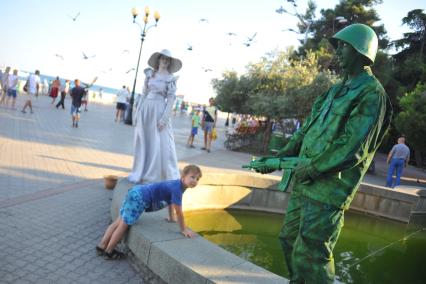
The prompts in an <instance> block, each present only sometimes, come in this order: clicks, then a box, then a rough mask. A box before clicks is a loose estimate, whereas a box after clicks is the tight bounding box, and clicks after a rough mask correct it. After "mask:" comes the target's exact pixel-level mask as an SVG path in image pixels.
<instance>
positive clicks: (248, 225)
mask: <svg viewBox="0 0 426 284" xmlns="http://www.w3.org/2000/svg"><path fill="white" fill-rule="evenodd" d="M185 221H186V223H187V225H188V226H189V227H190V228H192V229H193V230H194V231H196V232H198V233H199V234H201V235H202V236H203V237H204V238H206V239H208V240H210V241H211V242H213V243H215V244H217V245H219V246H221V247H222V248H224V249H226V250H228V251H230V252H232V253H234V254H236V255H238V256H240V257H242V258H244V259H246V260H248V261H250V262H253V263H255V264H257V265H259V266H261V267H264V268H265V269H267V270H269V271H271V272H273V273H276V274H278V275H281V276H284V277H288V271H287V267H286V265H285V260H284V256H283V253H282V250H281V246H280V243H279V240H278V237H277V236H278V233H279V231H280V230H281V226H282V222H283V216H282V215H278V214H270V213H261V212H254V211H240V210H211V211H195V212H188V213H185ZM416 230H418V228H416V229H413V228H411V229H409V230H408V229H407V225H406V224H404V223H400V222H395V221H391V220H387V219H383V218H376V217H372V216H366V215H361V214H356V213H351V212H346V214H345V226H344V228H343V230H342V232H341V235H340V238H339V241H338V242H337V245H336V247H335V249H334V258H335V266H336V275H337V277H336V278H337V279H338V280H339V281H341V282H343V283H374V284H382V283H383V284H385V283H386V284H388V283H403V284H406V283H414V284H417V283H419V284H420V283H426V231H424V230H423V231H419V232H416ZM414 232H416V233H414ZM413 233H414V234H413ZM410 234H411V235H410ZM404 237H405V239H404ZM385 247H386V248H385ZM383 248H384V249H383ZM375 252H377V253H375ZM372 254H373V255H372ZM369 255H371V256H369ZM367 256H369V257H367Z"/></svg>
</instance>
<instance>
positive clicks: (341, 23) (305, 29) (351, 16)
mask: <svg viewBox="0 0 426 284" xmlns="http://www.w3.org/2000/svg"><path fill="white" fill-rule="evenodd" d="M380 3H382V0H341V1H340V3H339V4H337V5H336V6H335V7H334V9H321V10H320V14H321V16H320V17H319V18H318V19H315V18H314V15H315V9H316V5H315V3H314V2H312V1H308V8H307V9H306V12H305V13H304V14H302V13H298V12H295V13H293V14H291V15H294V16H297V18H298V19H299V23H298V25H297V27H298V29H299V33H301V34H305V35H306V37H305V38H304V39H303V40H301V46H300V47H299V49H298V51H297V52H296V53H295V54H294V56H296V57H301V56H305V55H306V52H307V51H313V52H314V53H315V54H316V56H317V57H318V61H319V62H320V64H321V65H320V66H321V68H322V69H331V70H334V71H338V65H337V64H336V62H334V61H332V59H333V52H334V51H333V48H332V46H331V45H330V43H329V42H328V39H329V38H331V37H332V36H333V35H334V34H335V33H336V32H338V31H339V30H340V29H342V28H344V27H346V26H348V25H350V24H353V23H362V24H366V25H368V26H370V27H371V28H373V29H374V31H375V32H376V34H377V36H378V38H379V47H380V48H381V49H386V48H387V47H388V45H389V39H388V38H387V36H386V30H385V28H384V25H383V24H381V25H378V24H377V22H379V21H380V17H379V15H378V13H377V11H376V10H375V9H374V5H376V4H380ZM288 14H290V13H288ZM307 23H309V24H307Z"/></svg>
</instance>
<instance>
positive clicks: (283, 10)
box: [275, 6, 286, 14]
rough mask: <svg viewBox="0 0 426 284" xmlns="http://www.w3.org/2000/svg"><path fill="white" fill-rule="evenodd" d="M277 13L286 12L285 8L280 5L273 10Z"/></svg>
mask: <svg viewBox="0 0 426 284" xmlns="http://www.w3.org/2000/svg"><path fill="white" fill-rule="evenodd" d="M275 12H277V13H278V14H283V13H285V12H286V9H284V7H283V6H280V7H279V8H278V9H276V10H275Z"/></svg>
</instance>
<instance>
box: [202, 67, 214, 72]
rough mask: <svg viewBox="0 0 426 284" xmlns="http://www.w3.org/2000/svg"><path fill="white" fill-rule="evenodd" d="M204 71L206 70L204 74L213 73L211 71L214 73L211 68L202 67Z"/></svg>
mask: <svg viewBox="0 0 426 284" xmlns="http://www.w3.org/2000/svg"><path fill="white" fill-rule="evenodd" d="M202 69H203V70H204V72H211V71H213V70H212V69H210V68H205V67H202Z"/></svg>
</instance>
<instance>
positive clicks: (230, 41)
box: [226, 32, 237, 45]
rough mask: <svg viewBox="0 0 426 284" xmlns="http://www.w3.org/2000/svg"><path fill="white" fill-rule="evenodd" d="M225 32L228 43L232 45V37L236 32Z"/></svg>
mask: <svg viewBox="0 0 426 284" xmlns="http://www.w3.org/2000/svg"><path fill="white" fill-rule="evenodd" d="M226 34H227V35H228V36H229V45H232V37H234V36H237V34H236V33H232V32H229V33H226Z"/></svg>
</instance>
